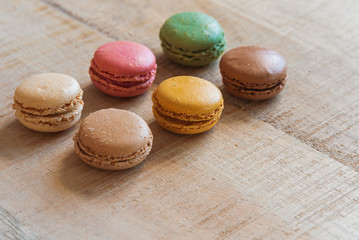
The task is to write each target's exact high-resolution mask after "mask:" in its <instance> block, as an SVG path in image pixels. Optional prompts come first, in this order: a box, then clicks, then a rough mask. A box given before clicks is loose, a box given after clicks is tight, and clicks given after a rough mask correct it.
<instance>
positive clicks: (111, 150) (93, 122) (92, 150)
mask: <svg viewBox="0 0 359 240" xmlns="http://www.w3.org/2000/svg"><path fill="white" fill-rule="evenodd" d="M73 139H74V146H75V151H76V153H77V155H78V156H79V157H80V159H81V160H82V161H83V162H85V163H87V164H88V165H91V166H93V167H96V168H100V169H105V170H121V169H127V168H131V167H134V166H136V165H138V164H140V163H141V162H142V161H143V160H144V159H145V158H146V157H147V155H148V154H149V153H150V151H151V149H152V141H153V136H152V132H151V130H150V128H149V126H148V125H147V123H146V122H145V121H144V120H143V119H142V118H141V117H140V116H138V115H137V114H135V113H132V112H129V111H126V110H121V109H114V108H109V109H102V110H99V111H96V112H93V113H91V114H90V115H89V116H87V117H86V118H85V119H84V120H83V121H82V123H81V126H80V128H79V131H78V132H77V133H76V134H75V135H74V138H73Z"/></svg>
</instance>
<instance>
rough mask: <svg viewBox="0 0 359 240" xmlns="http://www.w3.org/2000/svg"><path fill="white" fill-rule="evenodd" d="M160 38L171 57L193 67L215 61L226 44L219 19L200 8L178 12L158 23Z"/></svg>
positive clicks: (164, 49)
mask: <svg viewBox="0 0 359 240" xmlns="http://www.w3.org/2000/svg"><path fill="white" fill-rule="evenodd" d="M160 40H161V46H162V49H163V51H164V53H165V54H166V55H167V56H168V57H169V58H170V59H171V60H173V61H174V62H176V63H179V64H182V65H185V66H193V67H196V66H204V65H207V64H209V63H211V62H213V61H215V60H216V59H217V58H218V57H219V56H221V54H222V53H223V51H224V50H225V48H226V40H225V37H224V32H223V30H222V28H221V26H220V25H219V23H218V22H217V21H216V20H215V19H214V18H213V17H211V16H208V15H206V14H204V13H200V12H181V13H177V14H175V15H173V16H172V17H170V18H169V19H167V20H166V21H165V23H164V24H163V25H162V27H161V30H160Z"/></svg>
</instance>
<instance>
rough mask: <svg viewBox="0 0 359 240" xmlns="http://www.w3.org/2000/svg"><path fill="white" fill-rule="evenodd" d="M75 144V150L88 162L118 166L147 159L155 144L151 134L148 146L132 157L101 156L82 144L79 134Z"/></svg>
mask: <svg viewBox="0 0 359 240" xmlns="http://www.w3.org/2000/svg"><path fill="white" fill-rule="evenodd" d="M73 139H74V142H75V148H76V150H77V151H78V153H79V154H80V155H81V157H83V158H85V159H86V161H89V162H94V163H99V164H101V165H116V163H123V162H135V161H137V160H141V161H142V159H143V158H144V157H146V156H147V155H148V154H149V153H150V151H151V149H152V142H153V136H152V134H151V136H150V138H149V140H148V142H147V144H146V146H144V147H143V148H141V149H140V150H138V151H137V152H134V153H132V154H130V155H123V156H119V155H118V156H108V155H101V154H97V153H96V152H94V151H93V150H91V149H90V148H89V147H87V146H85V145H84V144H82V142H81V141H80V139H79V137H78V134H75V136H74V138H73Z"/></svg>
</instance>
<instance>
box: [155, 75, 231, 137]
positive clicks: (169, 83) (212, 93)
mask: <svg viewBox="0 0 359 240" xmlns="http://www.w3.org/2000/svg"><path fill="white" fill-rule="evenodd" d="M152 101H153V108H152V109H153V114H154V116H155V118H156V120H157V122H158V123H159V125H160V126H162V127H163V128H165V129H167V130H168V131H171V132H174V133H179V134H196V133H201V132H205V131H208V130H209V129H211V128H212V127H213V126H214V125H215V124H216V123H217V121H218V120H219V118H220V116H221V113H222V110H223V106H224V105H223V98H222V94H221V91H220V90H219V89H218V88H217V87H216V86H215V85H213V84H212V83H211V82H209V81H207V80H204V79H202V78H197V77H192V76H178V77H173V78H169V79H167V80H165V81H163V82H162V83H161V84H160V85H159V86H158V88H157V89H156V90H155V92H154V93H153V95H152Z"/></svg>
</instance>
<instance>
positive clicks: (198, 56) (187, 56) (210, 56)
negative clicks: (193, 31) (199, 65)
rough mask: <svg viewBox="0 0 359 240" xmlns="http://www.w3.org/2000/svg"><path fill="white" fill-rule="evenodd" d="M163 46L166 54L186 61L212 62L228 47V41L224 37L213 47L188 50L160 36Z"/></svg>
mask: <svg viewBox="0 0 359 240" xmlns="http://www.w3.org/2000/svg"><path fill="white" fill-rule="evenodd" d="M160 39H161V46H162V48H163V50H164V52H165V53H166V54H168V56H169V57H171V58H172V59H175V60H177V61H185V62H197V61H198V62H202V61H206V62H207V61H208V62H212V61H213V60H215V59H217V58H218V57H219V56H220V55H221V54H222V53H223V51H224V50H225V48H226V41H225V39H224V38H222V39H221V40H220V41H219V42H217V43H216V44H214V45H213V46H212V47H210V48H207V49H202V50H196V51H194V50H186V49H183V48H177V47H175V46H174V45H172V44H170V43H168V42H167V41H166V40H165V39H164V38H163V37H161V36H160Z"/></svg>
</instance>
